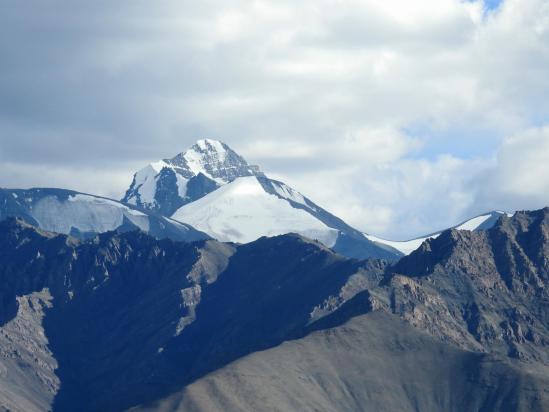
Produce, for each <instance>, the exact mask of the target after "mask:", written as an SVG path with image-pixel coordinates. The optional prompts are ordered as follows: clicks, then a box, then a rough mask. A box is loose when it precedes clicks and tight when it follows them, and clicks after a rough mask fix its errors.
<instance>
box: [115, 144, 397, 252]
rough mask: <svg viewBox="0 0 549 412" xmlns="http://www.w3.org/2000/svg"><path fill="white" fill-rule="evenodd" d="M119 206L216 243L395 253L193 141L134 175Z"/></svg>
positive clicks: (240, 161)
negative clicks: (302, 243) (282, 240)
mask: <svg viewBox="0 0 549 412" xmlns="http://www.w3.org/2000/svg"><path fill="white" fill-rule="evenodd" d="M122 201H123V202H126V203H129V204H131V205H135V206H138V207H139V208H141V209H144V210H146V211H153V212H155V213H157V214H162V215H164V216H168V217H172V218H174V219H176V220H178V221H181V222H185V223H189V224H191V225H192V226H195V227H197V228H201V229H202V230H204V231H205V232H206V233H208V234H209V235H210V236H212V237H214V238H216V239H219V240H223V241H231V242H238V243H247V242H250V241H252V240H255V239H257V238H258V237H261V236H274V235H279V234H284V233H289V232H296V233H299V234H302V235H304V236H307V237H310V238H313V239H317V240H319V241H321V242H322V243H324V245H326V246H328V247H332V248H333V249H334V250H335V251H337V252H339V253H341V254H344V255H346V256H350V257H356V258H365V257H380V258H385V259H395V258H397V257H399V256H400V255H401V253H400V252H398V251H397V250H396V249H394V248H392V247H390V246H387V245H382V246H378V245H376V244H375V243H374V242H372V241H370V240H369V239H367V238H366V237H365V236H364V235H363V234H362V233H361V232H359V231H358V230H356V229H354V228H352V227H350V226H349V225H347V224H346V223H345V222H343V221H342V220H341V219H339V218H337V217H336V216H334V215H332V214H331V213H329V212H328V211H326V210H324V209H322V208H321V207H320V206H318V205H316V204H315V203H313V202H312V201H311V200H310V199H308V198H306V197H305V196H304V195H302V194H301V193H299V192H298V191H296V190H294V189H292V188H291V187H289V186H288V185H286V184H284V183H283V182H279V181H276V180H273V179H270V178H268V177H267V176H265V175H264V174H263V172H261V171H260V169H259V167H258V166H254V165H250V164H248V162H247V161H246V160H245V159H244V158H243V157H242V156H240V155H239V154H238V153H236V152H235V151H234V150H233V149H231V148H230V147H229V146H228V145H227V144H225V143H223V142H221V141H219V140H213V139H201V140H198V141H197V142H196V143H195V144H193V145H192V146H191V147H190V148H189V149H188V150H186V151H185V152H182V153H179V154H178V155H176V156H174V157H172V158H168V159H163V160H160V161H157V162H154V163H150V164H149V165H147V166H146V167H144V168H143V169H141V170H140V171H138V172H137V173H136V174H135V175H134V179H133V182H132V184H131V186H130V188H129V189H128V191H127V192H126V195H125V197H124V198H123V199H122Z"/></svg>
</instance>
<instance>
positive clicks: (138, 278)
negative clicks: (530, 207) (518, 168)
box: [0, 208, 549, 411]
mask: <svg viewBox="0 0 549 412" xmlns="http://www.w3.org/2000/svg"><path fill="white" fill-rule="evenodd" d="M548 234H549V208H547V209H544V210H539V211H535V212H521V213H517V214H515V215H514V216H513V217H512V218H508V217H506V216H504V217H502V218H501V219H500V220H499V221H498V223H497V224H496V225H495V226H494V227H492V228H491V229H489V230H486V231H481V232H480V231H479V232H470V231H458V230H448V231H445V232H443V233H442V234H441V235H440V236H438V237H437V238H436V239H429V240H428V241H426V242H424V243H423V244H422V246H421V247H420V248H419V249H418V250H416V251H414V252H413V253H412V254H410V255H409V256H407V257H405V258H402V259H401V260H400V261H399V262H397V263H394V264H389V263H388V262H387V261H384V260H375V259H374V260H366V261H359V260H355V259H349V258H345V257H343V256H341V255H339V254H336V253H334V252H333V251H332V250H330V249H328V248H326V247H325V246H324V245H322V244H321V243H319V242H316V241H312V240H309V239H307V238H304V237H302V236H300V235H295V234H287V235H280V236H275V237H270V238H269V237H262V238H260V239H258V240H256V241H253V242H250V243H247V244H243V245H236V244H227V243H220V242H218V241H215V240H200V241H197V242H193V243H188V242H175V241H172V240H170V239H162V240H157V239H154V238H153V237H151V236H149V235H147V234H145V233H142V232H139V231H134V232H125V233H116V232H108V233H105V234H102V235H99V236H97V237H95V238H94V239H91V240H80V239H76V238H72V237H70V236H67V235H61V234H54V233H51V232H45V231H42V230H40V229H37V228H35V227H33V226H30V225H28V224H26V223H25V222H23V221H21V220H16V219H13V218H10V219H7V220H4V221H3V222H2V223H0V254H1V259H0V280H1V282H2V285H3V288H2V289H1V296H0V298H1V302H2V306H1V311H0V325H1V326H0V348H1V352H0V356H1V359H2V372H1V373H0V382H1V385H0V388H1V389H0V403H1V404H2V405H4V408H5V409H8V410H14V411H18V410H25V411H35V410H48V409H53V410H55V411H71V410H80V411H118V410H126V409H129V408H133V409H132V410H166V411H167V410H180V411H188V410H200V411H212V410H224V411H227V410H228V411H240V410H249V411H253V410H280V411H282V410H386V411H389V410H403V411H413V410H422V411H440V410H452V411H454V410H455V411H458V410H459V411H462V410H514V411H516V410H524V411H526V410H528V411H543V410H547V408H548V407H549V378H548V377H549V350H548V346H549V329H548V325H549V319H548V316H549V304H548V302H549V299H548V297H549V296H548V292H547V288H546V285H547V282H548V281H549V263H548V262H549V259H548V258H547V257H548V256H549V236H548Z"/></svg>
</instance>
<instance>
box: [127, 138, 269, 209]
mask: <svg viewBox="0 0 549 412" xmlns="http://www.w3.org/2000/svg"><path fill="white" fill-rule="evenodd" d="M245 176H263V173H262V172H261V171H260V170H259V168H258V167H257V166H254V165H249V164H248V162H246V160H245V159H244V158H243V157H242V156H240V155H239V154H238V153H236V152H235V151H234V150H233V149H231V148H230V147H229V146H228V145H227V144H225V143H223V142H221V141H219V140H214V139H201V140H198V141H197V142H196V143H195V144H193V145H192V146H191V147H190V148H189V149H188V150H186V151H185V152H182V153H179V154H178V155H176V156H174V157H172V158H169V159H162V160H159V161H156V162H152V163H150V164H148V165H147V166H145V167H144V168H143V169H141V170H139V171H138V172H137V173H135V175H134V178H133V181H132V184H131V186H130V188H129V189H128V191H127V192H126V195H125V196H124V198H123V199H122V201H123V202H125V203H130V204H132V205H135V206H138V207H141V208H143V209H146V210H151V211H155V212H159V213H162V214H164V215H166V216H169V215H171V214H172V213H174V212H175V211H176V210H177V209H178V208H180V207H181V206H183V205H185V204H187V203H189V202H192V201H194V200H197V199H200V198H201V197H203V196H205V195H206V194H208V193H210V192H212V191H213V190H215V189H217V188H218V187H220V186H222V185H224V184H227V183H230V182H232V181H233V180H234V179H236V178H238V177H245Z"/></svg>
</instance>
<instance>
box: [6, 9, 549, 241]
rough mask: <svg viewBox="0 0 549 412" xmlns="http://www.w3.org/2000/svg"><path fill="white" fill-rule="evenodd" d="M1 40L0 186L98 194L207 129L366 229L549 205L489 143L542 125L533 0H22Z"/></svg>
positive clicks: (546, 117)
mask: <svg viewBox="0 0 549 412" xmlns="http://www.w3.org/2000/svg"><path fill="white" fill-rule="evenodd" d="M106 16H107V17H106ZM0 48H1V49H2V50H3V62H8V64H3V65H0V89H1V90H2V95H1V97H0V168H1V169H2V171H3V173H2V174H0V185H2V186H13V185H14V183H15V182H17V184H19V185H22V186H37V185H48V186H68V187H72V188H80V189H81V190H91V189H93V190H94V191H97V192H98V193H99V194H101V193H103V194H108V195H111V194H113V193H118V192H122V191H123V190H124V189H125V188H124V185H125V184H126V183H125V182H127V181H128V180H129V179H130V175H131V171H130V170H129V171H128V172H127V174H126V175H125V177H123V175H124V172H123V170H124V167H126V165H132V168H133V167H134V166H133V165H136V166H135V167H139V166H138V165H140V164H141V162H145V161H147V160H155V159H157V158H161V157H168V156H172V155H173V154H175V153H176V152H179V151H181V150H184V149H185V148H186V147H187V146H189V145H190V144H192V142H193V141H194V140H196V139H197V138H200V137H203V136H210V137H217V138H220V139H222V140H224V141H226V142H227V143H229V144H230V145H231V146H234V147H235V149H237V150H238V151H240V152H242V153H243V154H244V155H245V156H246V157H247V158H248V159H249V160H250V162H252V163H259V164H260V165H261V166H262V167H263V169H265V170H267V171H268V172H270V173H271V174H272V175H273V176H278V177H281V178H284V179H285V180H288V183H290V184H294V185H295V186H297V188H298V189H300V190H302V191H303V192H304V193H305V194H306V195H308V196H310V197H311V198H312V199H313V200H317V201H318V203H320V204H321V205H323V206H325V207H327V208H328V209H329V210H333V211H334V212H336V213H337V214H339V215H341V216H342V217H343V218H345V219H347V220H349V221H350V222H351V223H353V224H355V225H357V226H359V227H360V228H362V229H365V230H369V231H371V232H374V233H376V234H380V235H386V236H392V237H405V236H409V235H414V234H420V233H422V232H425V231H430V230H435V229H439V228H441V227H445V226H447V225H450V224H452V223H455V221H456V220H459V219H462V218H464V217H466V215H467V214H468V213H472V212H473V211H479V212H482V211H483V210H481V209H482V208H486V207H490V208H507V207H508V206H513V205H519V204H520V205H523V206H520V207H534V206H535V205H540V204H542V203H544V202H545V203H549V201H547V200H546V199H545V198H544V197H543V195H542V194H536V190H538V191H539V190H541V189H543V188H544V187H545V186H543V184H541V183H535V184H534V183H532V182H528V176H530V175H531V176H538V177H537V178H536V179H538V180H539V176H540V173H542V172H545V169H540V167H541V166H539V167H538V166H536V165H535V164H534V163H536V162H533V161H531V162H526V163H524V164H522V166H521V167H522V168H523V170H524V171H525V172H524V173H523V175H524V176H523V177H522V178H520V179H519V177H518V176H514V175H508V174H509V173H511V172H505V170H512V169H510V166H505V165H506V164H514V163H516V162H517V160H516V159H514V160H513V161H511V162H510V161H508V160H506V159H507V156H510V155H509V154H506V153H512V154H513V155H514V154H515V152H516V151H517V150H518V149H516V148H513V149H512V150H511V149H507V148H508V147H512V146H513V145H512V143H509V142H510V141H511V140H509V141H505V143H503V142H504V139H506V138H507V137H508V136H522V135H525V134H524V133H526V132H523V131H524V130H530V129H531V128H532V127H536V126H537V125H540V124H546V123H549V100H548V99H547V96H548V95H549V76H547V73H548V72H549V3H548V2H547V1H546V0H505V1H504V2H503V3H502V4H501V5H500V7H499V8H498V9H497V10H495V11H490V12H486V11H485V10H484V7H483V3H482V2H480V1H460V0H421V1H416V2H410V1H408V0H392V1H389V0H303V1H300V2H295V1H289V0H287V1H277V2H272V1H266V0H249V1H248V0H235V1H228V2H220V1H214V0H204V1H200V2H181V1H175V0H161V1H158V2H155V4H154V5H152V6H151V4H150V3H149V2H145V1H140V0H137V1H134V0H132V1H129V0H128V1H125V0H122V1H120V2H116V4H115V3H112V2H78V1H70V2H69V1H66V0H54V1H52V2H48V5H45V4H43V2H40V1H36V0H35V1H31V4H30V5H29V3H28V2H26V3H25V5H23V4H22V3H21V4H19V3H17V4H16V3H14V5H12V6H11V7H10V8H6V10H5V11H3V13H2V14H1V15H0ZM537 130H538V131H537V132H536V133H542V132H541V130H545V129H537ZM528 133H534V132H532V131H530V132H527V133H526V134H528ZM543 133H545V132H543ZM543 133H542V134H543ZM460 141H463V142H467V143H460ZM475 141H476V143H475V144H472V143H471V142H475ZM536 141H537V140H536ZM502 144H503V146H502V148H501V149H500V151H499V155H497V157H496V152H497V151H498V147H499V146H500V145H502ZM536 144H537V143H536ZM523 145H525V146H532V147H534V143H524V144H523ZM517 153H518V152H517ZM538 154H539V153H538ZM523 156H524V157H526V156H527V154H526V153H524V155H523ZM528 156H529V155H528ZM496 162H497V163H496ZM37 165H40V170H42V171H43V172H39V170H38V166H37ZM495 165H497V166H495ZM8 166H9V167H8ZM490 168H492V169H490ZM97 169H100V170H101V171H102V172H101V173H102V174H100V175H97V177H98V178H95V179H93V178H90V177H87V176H85V173H87V172H88V171H90V174H91V175H94V173H92V172H91V171H92V170H97ZM488 169H490V171H488ZM6 170H9V171H10V172H9V173H7V172H5V171H6ZM25 170H32V171H33V173H26V172H25ZM52 170H58V171H59V170H62V172H55V173H54V172H52ZM540 170H541V171H540ZM506 173H507V174H506ZM511 174H512V173H511ZM110 175H113V176H120V177H117V178H114V179H111V178H109V177H108V176H110ZM536 181H537V180H536ZM482 182H490V184H488V183H486V184H485V185H484V186H485V187H484V189H483V190H484V191H485V193H484V192H483V191H482V190H481V189H480V187H481V186H483V183H482ZM536 185H537V186H536ZM540 185H541V186H540ZM494 187H505V190H503V189H498V191H496V189H494ZM546 192H547V191H546ZM513 197H516V199H520V201H519V200H517V201H516V202H511V199H512V198H513ZM544 199H545V200H544ZM530 201H531V203H529V202H530ZM529 205H532V206H529ZM513 207H514V206H513Z"/></svg>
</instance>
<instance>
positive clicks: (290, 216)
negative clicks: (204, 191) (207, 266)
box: [172, 176, 338, 247]
mask: <svg viewBox="0 0 549 412" xmlns="http://www.w3.org/2000/svg"><path fill="white" fill-rule="evenodd" d="M294 196H296V195H295V194H294ZM172 217H173V218H174V219H176V220H179V221H181V222H184V223H188V224H190V225H192V226H194V227H195V228H197V229H198V230H201V231H204V232H206V233H208V234H209V235H210V236H212V237H214V238H216V239H218V240H221V241H231V242H239V243H247V242H251V241H253V240H255V239H258V238H259V237H261V236H275V235H279V234H284V233H289V232H295V233H299V234H302V235H304V236H307V237H309V238H313V239H318V240H319V241H321V242H322V243H324V244H325V245H326V246H328V247H332V246H334V244H335V242H336V239H337V237H338V230H336V229H332V228H330V227H328V226H326V225H325V224H324V223H322V222H321V221H320V220H318V219H316V218H315V217H313V216H312V215H311V214H309V213H308V212H306V211H304V210H302V209H297V208H294V207H292V206H291V205H290V204H289V203H288V202H287V201H286V200H284V199H282V198H280V197H278V196H275V195H273V194H271V193H267V192H266V191H265V190H264V188H263V186H262V185H261V183H260V182H259V181H258V180H257V178H256V177H255V176H249V177H241V178H238V179H236V180H234V181H233V182H231V183H228V184H226V185H224V186H222V187H220V188H219V189H217V190H215V191H214V192H212V193H209V194H208V195H206V196H204V197H203V198H201V199H198V200H196V201H194V202H192V203H189V204H187V205H185V206H183V207H181V208H180V209H179V210H177V212H175V213H174V215H173V216H172Z"/></svg>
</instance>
